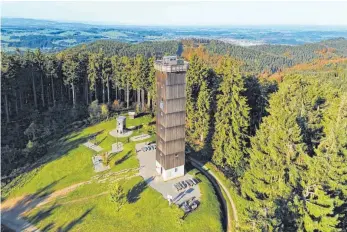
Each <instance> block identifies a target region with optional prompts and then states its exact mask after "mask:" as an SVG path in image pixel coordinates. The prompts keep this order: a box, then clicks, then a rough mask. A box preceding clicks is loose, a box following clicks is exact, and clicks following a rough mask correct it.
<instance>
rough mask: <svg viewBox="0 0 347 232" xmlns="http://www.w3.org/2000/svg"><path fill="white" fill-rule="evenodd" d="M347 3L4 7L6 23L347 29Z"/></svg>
mask: <svg viewBox="0 0 347 232" xmlns="http://www.w3.org/2000/svg"><path fill="white" fill-rule="evenodd" d="M346 12H347V2H332V1H329V2H328V1H327V2H313V1H309V2H296V1H290V2H284V1H280V2H260V1H256V2H250V1H243V2H144V1H141V2H100V1H99V2H87V1H76V2H63V1H61V2H54V1H47V2H29V1H25V2H4V1H2V6H1V14H2V17H20V18H36V19H50V20H60V21H76V22H86V23H105V24H130V25H180V26H181V25H215V26H217V25H346V26H347V13H346Z"/></svg>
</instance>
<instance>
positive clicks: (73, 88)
mask: <svg viewBox="0 0 347 232" xmlns="http://www.w3.org/2000/svg"><path fill="white" fill-rule="evenodd" d="M71 87H72V105H73V108H75V107H76V95H75V94H76V93H75V85H74V83H71Z"/></svg>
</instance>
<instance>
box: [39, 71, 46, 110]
mask: <svg viewBox="0 0 347 232" xmlns="http://www.w3.org/2000/svg"><path fill="white" fill-rule="evenodd" d="M40 80H41V100H42V106H43V107H45V106H46V105H45V93H44V88H43V78H42V74H41V75H40Z"/></svg>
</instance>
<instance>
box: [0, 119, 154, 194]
mask: <svg viewBox="0 0 347 232" xmlns="http://www.w3.org/2000/svg"><path fill="white" fill-rule="evenodd" d="M151 120H152V119H151V117H150V116H149V115H146V116H143V117H141V118H136V119H133V120H131V119H128V120H127V127H129V126H139V125H142V124H144V123H148V122H150V121H151ZM115 128H116V120H115V119H111V120H108V121H105V122H101V123H98V124H96V125H93V126H90V127H87V128H85V129H83V130H81V131H77V132H73V133H71V134H69V135H67V136H65V137H63V138H61V139H59V141H56V142H55V144H53V145H52V147H51V148H50V149H49V151H48V155H49V156H51V157H56V158H55V159H54V160H53V161H51V162H49V163H47V164H45V165H43V166H42V167H40V168H38V169H35V170H33V171H31V172H30V173H27V174H24V175H22V176H21V177H19V178H18V181H17V182H18V183H17V184H16V186H12V187H11V189H10V190H9V191H11V192H10V193H9V194H7V193H5V195H9V196H8V197H7V198H12V197H15V196H21V195H24V194H32V193H35V192H36V191H38V190H39V189H42V188H45V187H46V186H49V185H52V183H54V185H53V186H51V187H50V190H52V191H53V190H59V189H62V188H64V187H67V186H70V185H72V184H75V183H78V182H83V181H87V180H89V179H90V178H91V177H92V176H93V175H95V173H94V170H93V166H92V161H91V157H92V156H93V155H95V154H97V152H95V151H93V150H91V149H88V148H86V147H85V146H83V145H82V144H83V143H84V142H87V141H88V140H89V139H90V138H91V137H92V136H93V135H94V134H97V136H96V143H98V144H99V146H101V147H102V148H104V150H103V151H102V152H106V151H110V150H111V148H112V144H113V143H116V141H117V139H116V138H114V137H112V136H111V135H109V132H110V131H111V130H113V129H115ZM141 133H143V131H142V130H141V129H139V130H135V131H134V133H133V135H132V136H135V135H138V134H141ZM149 140H154V136H152V138H150V139H149ZM127 141H128V138H118V142H123V143H124V150H123V151H122V152H121V153H119V154H116V155H115V156H113V157H112V159H111V160H110V167H111V170H113V171H117V170H122V169H126V168H135V167H138V161H137V158H136V155H135V153H134V152H133V151H134V147H135V143H134V142H130V143H127ZM128 153H129V155H128V158H127V159H125V160H124V161H123V162H121V163H119V162H118V163H116V162H117V161H119V160H120V159H122V158H123V157H124V156H125V155H127V154H128ZM116 164H117V165H116Z"/></svg>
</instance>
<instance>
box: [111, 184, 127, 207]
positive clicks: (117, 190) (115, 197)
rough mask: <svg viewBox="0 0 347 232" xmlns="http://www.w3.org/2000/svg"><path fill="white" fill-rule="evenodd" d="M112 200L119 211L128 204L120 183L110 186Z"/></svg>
mask: <svg viewBox="0 0 347 232" xmlns="http://www.w3.org/2000/svg"><path fill="white" fill-rule="evenodd" d="M110 198H111V201H112V202H113V203H114V205H115V207H116V210H117V211H119V210H120V209H121V208H122V206H123V205H124V204H125V203H126V201H127V198H126V195H125V192H124V189H123V187H122V186H121V185H120V184H119V183H115V184H111V185H110Z"/></svg>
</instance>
